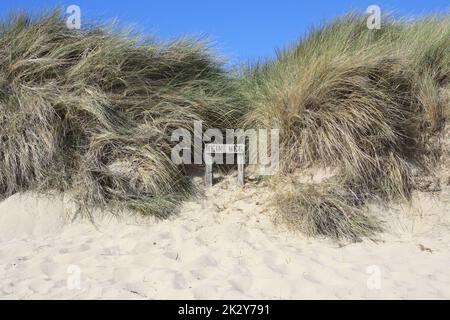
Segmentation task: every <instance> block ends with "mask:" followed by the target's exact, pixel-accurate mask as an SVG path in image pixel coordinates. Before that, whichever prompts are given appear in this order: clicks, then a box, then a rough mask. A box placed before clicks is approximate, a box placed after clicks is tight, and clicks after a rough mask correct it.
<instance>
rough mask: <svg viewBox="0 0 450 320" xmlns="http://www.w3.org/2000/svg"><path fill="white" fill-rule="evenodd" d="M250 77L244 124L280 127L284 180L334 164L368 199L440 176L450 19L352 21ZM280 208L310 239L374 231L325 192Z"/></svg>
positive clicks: (327, 29) (345, 184)
mask: <svg viewBox="0 0 450 320" xmlns="http://www.w3.org/2000/svg"><path fill="white" fill-rule="evenodd" d="M244 75H245V77H244V80H243V84H242V87H243V90H242V91H243V93H244V95H245V96H246V97H247V99H248V101H249V102H250V103H249V104H248V107H249V109H248V112H247V113H246V116H245V122H246V124H247V126H249V127H260V128H272V127H277V128H280V129H281V167H282V169H283V174H286V175H290V174H291V173H292V172H293V171H296V170H299V169H300V170H301V169H304V168H308V167H311V166H324V167H333V168H336V169H338V174H337V180H338V181H339V183H341V184H342V189H345V190H350V191H351V192H352V193H353V194H355V195H356V196H357V198H360V199H367V198H374V197H376V198H377V199H395V198H403V199H408V198H409V197H410V195H411V191H412V190H413V189H414V186H415V184H416V182H415V179H417V176H419V177H420V176H421V175H425V174H432V173H433V170H434V168H435V166H436V162H437V160H438V159H440V158H441V154H442V152H443V150H442V140H443V139H446V138H447V139H448V137H444V136H443V134H442V132H443V131H442V129H443V128H444V125H445V122H446V121H447V120H448V119H446V116H445V114H448V112H449V110H450V106H449V102H448V99H446V94H448V92H449V80H450V18H449V16H448V15H447V16H441V17H437V16H436V17H428V18H423V19H420V20H413V21H405V22H402V21H395V20H394V19H391V18H389V17H384V18H383V20H382V28H381V29H380V30H376V29H374V30H369V29H368V28H367V27H366V17H364V16H358V15H348V16H345V17H342V18H339V19H337V20H335V21H333V22H332V23H329V24H327V25H324V26H322V27H321V28H317V29H315V30H313V31H312V32H311V33H309V34H308V35H307V36H306V37H304V38H303V39H302V40H301V41H300V42H299V43H298V44H296V45H295V46H292V47H290V48H289V49H287V50H284V51H281V52H279V53H278V56H277V58H276V59H275V60H273V61H269V62H267V63H261V64H257V65H256V66H253V67H252V68H249V69H247V70H245V72H244ZM417 172H419V174H418V175H417V174H415V173H417ZM275 203H276V204H277V207H278V210H279V212H280V214H281V215H282V216H283V217H285V219H286V220H287V221H288V222H289V223H290V224H291V225H292V224H297V226H298V227H299V229H301V230H304V231H305V232H306V233H307V234H310V235H317V234H326V235H331V236H333V237H338V236H340V237H344V238H345V237H350V238H354V237H355V236H357V235H366V234H368V233H370V232H368V231H372V230H374V228H372V227H369V225H370V224H368V223H367V221H366V219H364V218H362V217H360V218H358V219H359V220H358V219H356V218H354V217H356V216H358V215H359V214H361V215H363V214H364V213H363V212H360V208H361V206H362V204H357V205H353V204H348V203H346V202H345V201H343V200H342V199H341V198H339V197H337V196H336V194H335V193H333V192H331V191H327V189H326V188H322V189H321V191H320V192H318V191H314V192H312V191H311V192H309V191H308V192H307V193H306V194H303V193H302V192H301V191H299V192H298V193H295V194H289V195H281V196H278V197H277V199H276V200H275ZM336 204H339V205H336ZM340 217H342V221H341V222H340V223H337V222H338V220H339V221H340V220H341V218H340ZM344 217H346V218H344ZM324 221H326V222H325V223H324ZM354 221H356V222H358V223H353V222H354Z"/></svg>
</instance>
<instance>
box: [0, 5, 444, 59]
mask: <svg viewBox="0 0 450 320" xmlns="http://www.w3.org/2000/svg"><path fill="white" fill-rule="evenodd" d="M71 4H76V5H78V6H79V7H80V8H81V13H82V19H87V20H97V21H108V20H111V19H113V18H117V19H118V21H119V22H120V23H121V24H122V25H131V26H134V27H135V28H136V29H137V30H139V31H142V32H147V33H150V32H152V33H154V34H156V35H157V36H158V37H160V38H174V37H176V36H180V35H207V36H209V38H211V39H212V40H214V42H215V43H216V47H217V49H218V50H219V52H221V53H223V54H224V55H225V56H227V57H229V58H230V61H231V62H232V63H234V62H239V61H248V60H251V61H254V60H256V59H265V58H269V57H272V56H273V53H274V49H275V48H282V47H284V46H286V45H289V44H290V43H292V42H294V41H295V40H297V39H298V38H299V37H300V36H301V35H303V34H304V33H305V32H306V31H307V30H308V29H309V27H311V26H312V25H317V24H320V23H323V22H325V21H327V20H330V19H332V18H333V17H336V16H338V15H341V14H343V13H346V12H348V11H351V10H357V11H361V12H364V11H365V10H366V8H367V7H368V6H369V5H372V4H376V5H378V6H380V8H381V9H382V11H393V12H395V13H396V14H397V15H399V16H418V15H423V14H427V13H433V12H447V13H449V9H450V2H449V1H448V0H391V1H381V0H371V1H366V0H359V1H356V0H341V1H338V0H331V1H325V0H313V1H301V0H297V1H295V0H272V1H270V0H269V1H267V0H266V1H265V0H259V1H254V0H251V1H244V0H237V1H236V0H222V1H214V0H202V1H200V0H190V1H187V0H185V1H181V0H177V1H174V0H159V1H156V0H147V1H131V0H129V1H124V0H121V1H119V0H109V1H95V0H69V1H65V0H59V1H51V0H40V1H32V0H1V1H0V14H1V15H2V16H4V15H5V14H6V13H8V12H9V11H11V10H15V9H28V10H39V9H45V8H52V7H54V6H56V5H60V6H62V7H64V8H65V7H67V6H69V5H71Z"/></svg>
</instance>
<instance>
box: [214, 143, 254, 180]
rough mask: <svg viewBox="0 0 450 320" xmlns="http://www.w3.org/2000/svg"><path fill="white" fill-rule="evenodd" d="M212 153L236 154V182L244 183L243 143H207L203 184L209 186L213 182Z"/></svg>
mask: <svg viewBox="0 0 450 320" xmlns="http://www.w3.org/2000/svg"><path fill="white" fill-rule="evenodd" d="M213 153H225V154H227V153H231V154H237V165H238V176H237V177H238V184H239V185H244V164H245V144H212V143H211V144H207V145H205V184H206V186H207V187H211V186H212V184H213V170H212V166H213V161H212V157H211V154H213Z"/></svg>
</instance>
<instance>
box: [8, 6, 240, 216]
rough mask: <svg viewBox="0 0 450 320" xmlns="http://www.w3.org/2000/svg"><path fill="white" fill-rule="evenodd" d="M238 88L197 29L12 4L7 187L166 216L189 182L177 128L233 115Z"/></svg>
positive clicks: (222, 123) (222, 121)
mask: <svg viewBox="0 0 450 320" xmlns="http://www.w3.org/2000/svg"><path fill="white" fill-rule="evenodd" d="M236 92H237V91H236V88H235V82H234V81H233V80H232V79H230V78H229V77H228V76H227V75H226V73H225V72H224V70H223V68H222V63H221V62H220V61H219V60H217V59H215V58H214V57H213V55H212V54H211V52H210V50H209V49H208V47H207V45H206V44H205V43H203V42H202V41H197V40H194V39H179V40H175V41H172V42H161V41H156V40H152V39H144V38H142V37H138V36H134V35H131V34H125V33H123V32H120V31H116V30H114V28H109V29H108V28H105V27H99V26H88V27H86V26H83V29H82V30H69V29H68V28H67V27H66V25H65V21H64V19H63V17H62V15H61V13H60V12H59V11H57V10H56V11H54V12H52V13H49V14H45V15H42V16H40V17H37V18H34V17H32V16H31V15H28V14H18V15H15V16H14V17H13V18H11V19H9V20H8V21H5V22H3V23H2V24H1V27H0V143H1V148H0V194H1V195H2V196H4V197H6V196H9V195H11V194H13V193H16V192H21V191H25V190H37V191H53V190H57V191H61V192H69V193H73V194H74V196H75V198H76V199H77V201H78V203H79V204H80V207H81V208H83V209H86V210H84V211H85V212H88V211H90V210H91V209H92V208H94V207H98V208H106V207H107V208H116V209H122V208H131V209H133V210H137V211H139V212H142V213H144V214H154V215H157V216H167V214H168V213H170V212H171V211H172V209H173V208H174V206H175V205H176V204H177V203H178V202H179V201H180V200H181V199H183V198H184V197H186V196H187V195H189V194H192V187H191V186H190V184H189V182H188V181H187V180H186V177H185V175H184V168H183V166H177V165H175V164H174V163H173V162H172V161H171V159H170V154H171V148H172V146H173V143H172V142H171V141H170V136H171V133H172V130H174V129H176V128H186V129H188V130H189V131H192V127H193V123H194V120H202V121H203V125H204V127H205V128H208V127H219V128H221V127H230V126H232V124H231V122H232V121H233V119H234V118H235V117H236V115H237V114H238V113H239V112H240V111H239V110H240V107H239V99H238V98H237V93H236Z"/></svg>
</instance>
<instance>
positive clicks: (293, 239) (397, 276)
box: [0, 179, 450, 299]
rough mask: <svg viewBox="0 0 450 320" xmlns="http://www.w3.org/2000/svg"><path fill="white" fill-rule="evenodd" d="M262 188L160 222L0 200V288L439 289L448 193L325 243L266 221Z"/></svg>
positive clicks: (394, 293) (33, 292) (234, 293)
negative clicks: (380, 229) (347, 240)
mask: <svg viewBox="0 0 450 320" xmlns="http://www.w3.org/2000/svg"><path fill="white" fill-rule="evenodd" d="M263 188H264V187H260V188H253V187H251V186H246V187H245V188H244V189H242V190H240V189H239V188H237V187H234V179H233V180H230V179H225V181H223V182H221V183H219V184H217V185H215V186H214V187H213V188H212V189H210V190H209V191H208V192H207V193H206V198H204V199H200V200H198V201H191V202H187V203H186V204H185V205H184V206H183V208H182V210H181V212H180V214H179V215H178V216H176V217H173V218H172V219H170V220H166V221H160V222H156V221H146V223H143V221H142V220H138V219H131V218H128V219H123V220H122V221H116V220H111V219H109V220H107V219H106V218H104V219H102V220H99V221H97V222H96V223H97V224H96V226H94V225H92V224H90V223H88V222H83V221H74V222H71V221H70V219H68V217H69V216H70V212H71V210H73V208H72V207H71V206H70V203H68V202H67V201H65V200H64V199H63V198H62V197H55V198H51V197H44V196H37V195H34V194H22V195H15V196H13V197H11V198H9V199H7V200H5V201H3V202H2V203H1V204H0V229H1V230H0V236H1V242H0V270H1V272H0V284H1V285H0V297H1V298H2V299H10V298H14V299H16V298H20V299H38V298H49V299H66V298H69V299H94V298H100V299H114V298H120V299H179V298H181V299H228V298H229V299H252V298H257V299H303V298H306V299H318V298H324V299H349V298H356V299H366V298H373V299H384V298H387V299H394V298H402V299H405V298H408V299H416V298H425V299H431V298H436V299H449V298H450V268H449V267H450V250H449V249H450V247H449V246H450V232H449V230H450V227H449V226H450V223H449V219H448V217H447V216H448V212H449V208H450V204H449V201H448V200H447V202H445V199H450V197H448V194H446V195H442V196H441V199H438V198H436V199H434V200H431V199H430V198H429V196H427V195H418V196H416V201H415V202H414V206H413V207H412V208H409V207H407V206H404V207H400V206H397V207H396V208H391V209H390V210H380V209H379V208H378V209H377V208H374V210H379V214H381V213H382V214H383V218H384V219H391V220H389V225H390V226H392V227H391V228H390V230H389V231H388V232H386V233H384V234H383V235H381V236H380V241H378V242H376V243H375V242H371V241H364V242H361V243H355V244H341V245H339V244H336V243H333V242H331V241H329V240H326V239H321V240H317V239H316V240H312V239H306V238H304V237H302V236H299V235H294V234H292V233H289V232H287V231H286V230H284V229H283V227H282V226H277V225H276V224H274V223H273V220H274V217H271V215H270V212H271V210H270V208H267V207H265V206H264V205H262V203H264V195H266V194H267V192H264V191H265V190H264V189H263Z"/></svg>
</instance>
